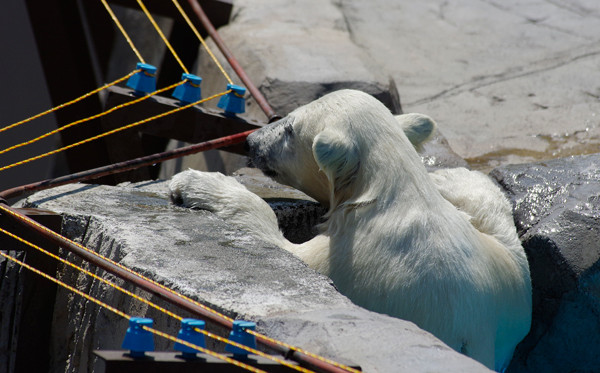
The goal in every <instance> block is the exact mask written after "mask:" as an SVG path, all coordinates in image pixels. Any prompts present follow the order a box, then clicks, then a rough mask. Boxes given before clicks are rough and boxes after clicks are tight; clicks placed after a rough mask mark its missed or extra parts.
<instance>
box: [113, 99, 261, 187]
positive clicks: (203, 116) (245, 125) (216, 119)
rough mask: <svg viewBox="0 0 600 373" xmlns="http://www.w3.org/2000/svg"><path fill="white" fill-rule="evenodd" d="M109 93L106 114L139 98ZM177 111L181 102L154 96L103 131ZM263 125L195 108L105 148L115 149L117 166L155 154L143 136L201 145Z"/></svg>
mask: <svg viewBox="0 0 600 373" xmlns="http://www.w3.org/2000/svg"><path fill="white" fill-rule="evenodd" d="M107 92H108V97H107V100H106V110H108V109H110V108H112V107H114V106H117V105H121V104H123V103H126V102H130V101H132V100H134V99H136V98H137V97H135V96H133V95H132V94H131V92H132V91H131V89H128V88H122V87H111V88H109V89H108V90H107ZM178 107H180V104H179V101H178V100H175V99H171V98H167V97H161V96H154V97H151V98H149V99H147V100H144V101H142V102H139V103H137V104H134V105H132V106H128V107H125V108H122V109H119V110H117V111H115V112H113V113H111V114H110V115H108V116H105V117H103V119H102V128H103V131H110V130H113V129H116V128H120V127H122V126H125V125H128V124H130V123H134V122H136V121H139V120H142V119H146V118H149V117H152V116H155V115H158V114H161V113H164V112H167V111H170V110H173V109H175V108H178ZM263 125H264V123H259V122H256V121H248V120H244V119H242V118H238V117H228V116H225V115H223V114H222V113H221V112H218V111H216V110H212V109H206V108H202V107H199V106H195V107H193V108H189V109H186V110H183V111H180V112H177V113H175V114H171V115H168V116H166V117H163V118H160V119H155V120H153V121H151V122H148V123H145V124H142V125H140V126H138V127H134V128H132V129H129V130H126V131H123V132H120V133H118V134H114V135H111V136H108V137H107V138H106V144H107V145H108V146H109V147H110V148H111V149H112V151H111V154H110V163H116V162H121V161H126V160H129V159H134V158H137V157H140V156H143V155H147V154H152V152H153V151H151V150H149V149H147V148H145V147H144V143H143V140H142V137H141V136H140V134H148V135H151V136H154V137H158V138H165V139H174V140H180V141H185V142H188V143H198V142H202V141H207V140H211V139H215V138H219V137H224V136H228V135H232V134H236V133H239V132H244V131H248V130H251V129H257V128H260V127H262V126H263ZM222 150H226V151H230V152H233V153H237V154H242V155H245V154H246V151H245V150H244V147H243V144H240V145H236V146H231V147H227V148H223V149H222ZM151 175H152V171H151V170H149V169H148V168H146V169H138V170H134V171H132V172H126V173H123V174H120V175H115V176H116V181H117V182H120V181H126V180H128V181H142V180H148V179H150V178H151Z"/></svg>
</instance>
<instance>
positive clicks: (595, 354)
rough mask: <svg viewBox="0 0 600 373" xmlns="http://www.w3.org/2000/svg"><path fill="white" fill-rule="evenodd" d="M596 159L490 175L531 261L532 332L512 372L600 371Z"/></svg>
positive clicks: (599, 226) (520, 167) (599, 200)
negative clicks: (508, 204) (502, 191)
mask: <svg viewBox="0 0 600 373" xmlns="http://www.w3.org/2000/svg"><path fill="white" fill-rule="evenodd" d="M598 165H600V154H595V155H589V156H580V157H569V158H564V159H557V160H553V161H549V162H546V163H534V164H528V165H516V166H506V167H503V168H499V169H496V170H494V171H493V172H492V174H491V176H493V177H494V178H495V179H496V180H497V181H498V182H499V183H500V184H501V185H502V186H504V187H505V188H506V190H507V191H508V194H509V196H510V198H511V199H512V201H513V203H514V208H515V222H516V224H517V226H518V229H519V233H520V235H521V239H522V240H523V246H524V247H525V250H526V252H527V256H528V258H529V265H530V267H531V276H532V285H533V325H532V329H531V332H530V334H529V335H528V336H527V338H526V339H525V340H524V341H523V342H522V343H521V344H520V346H519V348H518V350H517V353H516V355H515V356H516V358H515V359H514V360H513V362H512V365H511V366H510V369H509V371H510V372H532V373H533V372H597V371H599V370H600V230H599V229H600V224H599V223H600V170H599V168H598Z"/></svg>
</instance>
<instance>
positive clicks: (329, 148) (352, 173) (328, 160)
mask: <svg viewBox="0 0 600 373" xmlns="http://www.w3.org/2000/svg"><path fill="white" fill-rule="evenodd" d="M312 149H313V156H314V157H315V161H316V162H317V165H318V166H319V168H320V169H321V171H323V172H324V173H325V175H326V176H327V178H328V179H329V183H330V184H331V188H332V190H331V192H332V200H331V201H330V203H331V204H332V205H334V204H337V203H339V202H340V201H342V200H344V199H345V198H344V196H343V195H344V194H345V191H346V190H347V189H348V186H349V185H350V184H351V183H352V181H353V180H354V179H355V178H356V175H357V173H358V169H359V168H360V157H359V152H358V147H357V146H356V144H354V142H353V141H352V140H351V139H349V138H347V136H344V134H343V133H341V132H340V131H335V130H332V129H327V130H325V131H323V132H321V133H319V134H318V135H317V136H316V137H315V139H314V141H313V145H312ZM346 198H347V197H346Z"/></svg>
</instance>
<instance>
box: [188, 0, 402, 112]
mask: <svg viewBox="0 0 600 373" xmlns="http://www.w3.org/2000/svg"><path fill="white" fill-rule="evenodd" d="M234 5H235V7H234V11H233V12H234V14H233V15H232V19H231V21H230V24H229V25H227V26H225V27H222V28H220V29H219V33H220V34H221V36H222V38H223V39H224V40H226V41H227V45H228V47H229V49H231V50H232V51H235V52H234V55H235V57H236V58H237V59H238V61H239V62H240V64H241V65H242V66H243V67H244V69H245V71H246V73H247V74H248V75H249V76H250V78H251V79H252V81H253V82H254V84H255V85H256V86H257V87H258V88H259V89H260V90H261V92H262V93H263V95H264V96H265V98H266V99H267V101H268V102H269V104H270V105H271V106H272V108H273V109H274V110H275V112H277V113H278V114H279V115H281V116H285V115H287V114H288V113H289V112H290V111H292V110H294V109H295V108H297V107H299V106H301V105H304V104H307V103H309V102H311V101H313V100H315V99H317V98H319V97H320V96H322V95H324V94H325V93H328V92H331V91H335V90H338V89H343V88H354V89H360V90H363V91H365V92H367V93H370V94H372V95H374V96H375V97H377V98H378V99H379V100H381V101H382V102H383V103H384V104H386V105H387V106H388V107H389V108H390V109H391V110H392V111H393V112H394V113H397V114H399V113H401V107H400V99H399V95H398V92H397V90H396V86H395V83H394V82H393V80H391V79H390V77H389V76H388V75H387V74H386V73H384V72H382V70H381V69H380V67H379V64H378V63H376V62H375V61H374V60H373V59H371V57H370V56H369V54H368V53H366V52H365V51H364V50H362V49H361V48H360V47H359V46H357V45H356V44H355V43H354V42H353V41H352V38H351V33H350V30H349V29H348V25H347V23H346V19H345V18H344V15H343V14H342V12H341V11H340V7H339V6H338V4H334V3H333V2H330V1H320V0H310V1H303V2H301V3H290V2H289V1H284V0H277V1H264V0H263V1H236V2H235V4H234ZM208 44H209V47H210V48H211V49H212V50H217V48H215V46H214V44H213V43H212V41H210V40H209V43H208ZM216 55H217V56H220V54H219V53H216ZM221 61H222V60H221ZM198 65H199V66H198V69H197V71H198V74H199V75H201V76H210V77H211V79H210V81H205V82H203V83H202V89H203V92H207V93H206V94H207V95H208V94H214V93H218V92H222V91H223V90H224V88H225V86H226V84H227V81H226V80H225V78H224V77H223V75H222V74H221V72H220V71H219V69H218V68H217V67H216V65H215V64H214V62H213V61H212V59H211V58H210V56H209V55H208V54H207V53H201V55H200V62H199V64H198ZM223 65H224V66H225V65H226V64H225V63H223ZM225 70H226V71H227V72H228V73H229V75H230V76H231V77H232V79H233V80H234V81H236V82H237V83H239V80H237V77H236V76H235V74H234V73H233V71H232V70H231V69H230V68H228V67H226V68H225ZM246 109H247V115H249V116H251V117H253V118H256V119H264V118H265V116H264V114H263V113H262V111H260V109H259V108H258V107H257V105H256V104H255V102H254V101H253V100H252V99H249V100H248V101H247V108H246Z"/></svg>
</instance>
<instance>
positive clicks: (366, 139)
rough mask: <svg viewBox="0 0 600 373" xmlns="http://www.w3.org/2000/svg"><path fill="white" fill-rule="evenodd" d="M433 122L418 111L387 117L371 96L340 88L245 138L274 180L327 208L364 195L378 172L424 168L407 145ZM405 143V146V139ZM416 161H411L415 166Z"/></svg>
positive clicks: (394, 181)
mask: <svg viewBox="0 0 600 373" xmlns="http://www.w3.org/2000/svg"><path fill="white" fill-rule="evenodd" d="M434 129H435V123H434V122H433V121H432V120H431V119H430V118H429V117H427V116H425V115H421V114H406V115H399V116H397V117H394V116H393V115H392V114H391V113H390V111H389V110H388V109H387V108H386V107H385V106H384V105H383V104H382V103H380V102H379V101H378V100H376V99H375V98H374V97H372V96H370V95H368V94H366V93H363V92H359V91H354V90H341V91H336V92H333V93H330V94H328V95H326V96H323V97H322V98H320V99H318V100H316V101H313V102H311V103H309V104H307V105H305V106H302V107H300V108H298V109H296V110H294V111H293V112H292V113H290V114H289V115H288V116H286V117H285V118H283V119H281V120H279V121H277V122H275V123H272V124H269V125H267V126H265V127H263V128H261V129H260V130H258V131H256V132H254V133H253V134H251V135H250V136H249V137H248V140H247V144H248V147H249V156H250V158H251V159H252V161H253V163H254V165H255V166H256V167H258V168H260V169H261V170H262V171H263V172H264V173H265V174H266V175H267V176H270V177H272V178H273V179H275V180H276V181H278V182H280V183H282V184H286V185H290V186H292V187H294V188H296V189H299V190H301V191H303V192H304V193H306V194H308V195H309V196H311V197H313V198H314V199H316V200H317V201H319V202H321V203H322V204H325V205H329V206H330V207H334V206H336V205H338V204H339V203H341V202H344V201H349V200H350V201H352V202H355V203H356V202H361V200H366V199H368V193H366V191H367V186H368V189H370V190H371V193H377V191H376V189H377V188H374V186H373V185H372V182H373V181H374V180H377V182H378V183H380V184H382V186H387V187H388V188H389V186H390V185H396V184H397V182H398V178H391V179H389V182H391V184H389V182H388V183H387V184H386V181H385V180H383V179H387V178H385V177H382V176H385V175H389V174H390V173H392V174H394V175H389V176H393V177H395V176H397V175H395V174H396V173H398V172H399V170H401V169H404V170H408V171H409V172H414V169H415V167H416V168H422V169H423V172H424V168H423V166H422V164H421V161H420V158H419V156H418V155H417V153H416V151H415V149H414V146H413V145H418V144H420V143H421V142H423V141H425V140H426V139H427V138H428V137H429V136H430V135H431V133H432V132H433V131H434ZM411 142H412V144H411ZM415 165H417V166H415ZM375 172H378V173H381V174H380V175H379V176H377V177H372V176H373V175H372V174H373V173H375Z"/></svg>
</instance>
